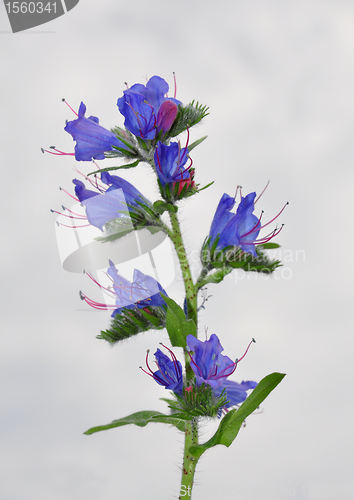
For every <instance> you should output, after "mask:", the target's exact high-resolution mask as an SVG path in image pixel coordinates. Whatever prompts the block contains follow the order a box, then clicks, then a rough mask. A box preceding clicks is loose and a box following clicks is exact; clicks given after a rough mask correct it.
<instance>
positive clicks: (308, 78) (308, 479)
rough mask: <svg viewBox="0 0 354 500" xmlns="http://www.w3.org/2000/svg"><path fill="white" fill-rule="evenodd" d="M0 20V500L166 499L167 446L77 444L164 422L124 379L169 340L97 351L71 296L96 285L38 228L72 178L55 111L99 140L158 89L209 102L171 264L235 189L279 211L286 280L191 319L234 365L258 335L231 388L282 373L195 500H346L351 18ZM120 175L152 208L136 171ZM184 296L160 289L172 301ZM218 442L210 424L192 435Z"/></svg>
mask: <svg viewBox="0 0 354 500" xmlns="http://www.w3.org/2000/svg"><path fill="white" fill-rule="evenodd" d="M0 21H1V23H0V32H1V33H0V48H1V55H2V56H1V60H2V68H1V97H0V99H1V103H0V110H1V136H0V137H1V143H2V148H1V164H2V166H1V168H2V188H1V205H2V207H1V213H2V222H1V261H0V262H1V285H2V294H1V310H2V313H1V322H2V327H1V344H2V345H1V350H0V358H1V365H0V370H1V373H0V381H1V382H0V383H1V406H2V411H1V424H0V433H1V462H0V474H1V476H2V477H1V481H0V483H1V493H0V498H1V499H4V500H28V499H32V498H33V499H36V500H47V499H49V498H50V499H51V500H64V499H65V500H67V499H70V500H71V499H72V500H97V499H104V500H110V499H116V498H144V499H146V500H150V499H154V500H155V499H160V498H161V499H166V498H176V497H177V496H178V489H179V481H180V464H181V455H182V437H181V435H179V434H178V432H177V431H176V430H174V429H170V428H168V427H167V426H163V425H156V426H153V425H149V426H148V427H146V428H144V429H140V428H136V427H126V428H124V429H116V430H112V431H108V432H106V433H100V434H97V435H93V436H84V435H83V434H82V433H83V431H85V430H86V429H88V428H89V427H91V426H94V425H98V424H103V423H108V422H110V421H111V420H113V419H114V418H119V417H123V416H125V415H127V414H130V413H133V412H135V411H139V410H142V409H156V410H160V411H164V410H165V404H164V403H163V402H162V401H159V399H158V398H160V397H165V396H167V392H166V391H164V390H163V389H162V388H160V387H159V386H157V384H154V383H153V381H152V380H151V379H150V378H149V377H148V376H146V375H144V374H143V373H142V372H141V371H140V370H139V369H138V367H139V365H141V364H143V363H144V357H145V351H146V349H147V348H150V349H152V350H153V349H155V348H156V347H157V346H158V342H161V341H164V342H166V341H167V334H166V333H165V332H160V333H156V332H150V333H147V334H144V335H141V336H139V337H136V338H134V339H132V340H130V341H129V342H126V343H123V344H122V345H119V346H117V347H114V348H112V349H110V348H109V346H108V345H106V343H105V342H103V341H99V340H96V339H95V336H96V335H97V334H98V333H99V330H100V329H101V328H105V327H107V326H108V324H109V314H108V313H104V312H96V311H93V310H88V308H85V305H84V304H83V303H82V302H80V300H79V297H78V290H79V289H80V288H82V289H84V290H85V291H86V292H87V293H88V294H89V292H90V293H91V295H94V294H95V293H96V288H95V287H94V285H93V284H91V283H88V279H87V277H85V276H83V275H81V274H77V275H76V274H71V273H68V272H66V271H64V270H63V269H62V268H61V265H60V262H59V257H58V252H57V247H56V241H55V232H54V217H53V214H51V213H50V211H49V209H50V208H55V209H58V208H59V207H60V206H61V204H62V203H66V202H67V198H66V197H65V195H64V194H63V193H62V192H60V191H59V190H58V186H59V185H61V186H62V187H65V188H67V189H69V188H70V186H71V179H72V178H73V176H74V173H73V171H72V168H73V167H74V166H75V162H74V161H73V160H72V158H71V157H52V156H49V155H42V154H41V153H40V147H41V146H43V147H46V146H50V145H56V146H57V147H60V148H62V149H64V150H67V151H70V150H72V147H73V142H72V140H71V137H70V136H69V135H68V134H66V133H65V132H64V131H63V126H64V121H65V119H67V118H68V119H72V118H73V115H72V114H71V112H70V110H68V109H67V108H66V106H65V105H64V104H62V103H61V98H62V97H65V98H66V99H67V100H68V101H69V102H70V104H71V105H72V106H73V107H74V108H76V109H77V108H78V105H79V103H80V101H81V100H83V101H84V102H85V104H86V105H87V108H88V114H93V115H97V116H99V118H100V122H101V123H102V124H103V125H104V126H106V127H110V126H113V125H115V124H118V125H122V123H123V120H122V117H121V116H120V115H119V113H118V110H117V107H116V100H117V98H118V97H120V96H121V95H122V91H123V90H124V81H128V83H129V84H130V85H131V84H133V83H136V82H141V83H145V81H146V78H149V77H151V76H153V75H155V74H157V75H160V76H162V77H164V78H165V79H166V80H167V81H168V82H169V83H170V85H171V86H172V82H173V80H172V72H173V71H175V72H176V75H177V82H178V94H177V97H178V98H179V99H180V100H181V101H182V102H184V103H187V102H188V101H190V100H191V99H193V98H194V99H198V100H199V101H200V102H202V103H204V104H207V105H209V106H210V116H209V117H207V119H206V120H205V122H204V124H203V125H202V126H200V127H199V128H195V129H194V130H193V131H192V140H195V139H197V138H198V137H200V136H201V135H205V134H208V135H209V139H208V140H207V141H206V142H205V143H204V144H203V145H202V146H200V147H199V148H198V149H197V150H195V151H194V152H193V159H194V166H195V167H196V179H197V181H198V182H199V183H200V184H201V185H202V186H203V185H205V184H206V183H208V182H210V181H212V180H214V179H215V181H216V182H215V184H214V185H213V187H212V188H210V189H209V190H208V191H205V192H203V193H201V194H200V195H198V196H195V197H194V198H193V199H192V200H189V201H185V202H183V203H182V204H181V205H182V207H181V211H180V212H181V220H182V223H183V225H184V226H183V227H184V235H185V241H186V244H187V247H188V250H189V251H193V250H195V249H198V248H199V246H200V244H201V242H202V240H203V238H204V237H205V235H206V234H207V232H208V230H209V226H210V221H211V218H212V215H213V213H214V210H215V207H216V204H217V202H218V200H219V198H220V196H221V195H222V194H223V193H224V192H228V193H229V194H233V193H234V190H235V188H236V185H237V184H241V185H242V186H243V192H244V193H245V194H246V193H248V192H250V191H253V190H256V191H257V192H260V191H261V190H262V189H263V187H264V185H265V184H266V182H267V181H268V180H270V181H271V183H270V186H269V188H268V189H267V191H266V193H265V194H264V196H263V197H262V199H261V201H260V202H259V205H258V206H257V209H258V210H261V209H264V210H265V218H264V220H266V219H267V220H269V219H271V218H272V217H273V216H274V215H275V214H276V213H277V211H278V210H279V209H280V208H281V207H282V206H283V204H284V203H285V202H286V201H290V205H289V207H288V208H287V209H286V211H285V212H284V214H283V215H282V216H281V222H284V223H285V224H286V225H285V228H284V230H283V231H282V233H281V234H280V235H279V236H278V238H277V241H278V242H279V243H280V244H281V245H282V252H283V254H282V255H283V257H285V256H286V257H287V262H284V268H282V269H279V270H278V271H277V273H276V274H275V276H274V277H273V278H272V279H268V280H264V279H261V278H260V277H257V276H247V277H246V278H244V279H242V275H241V274H233V275H232V278H231V279H228V280H225V281H224V282H223V283H222V284H220V285H218V286H215V285H214V286H210V287H209V293H210V294H212V295H213V297H212V298H211V299H210V300H209V301H208V303H207V307H206V309H205V311H203V312H202V314H201V318H200V333H201V336H203V335H204V333H203V330H204V327H208V332H209V334H211V333H217V334H218V335H219V336H220V337H221V339H222V344H223V345H224V347H225V352H226V353H227V354H228V355H229V356H230V357H236V356H240V354H242V352H243V349H244V348H245V346H246V345H247V343H248V341H249V339H250V338H251V337H252V336H254V337H256V339H257V344H255V345H254V346H252V349H251V351H250V352H249V354H248V356H247V357H246V359H245V360H244V361H243V362H242V364H240V366H239V368H238V370H237V373H236V374H235V376H234V380H239V381H241V380H242V379H245V380H249V379H251V380H260V379H261V378H262V377H263V376H265V375H266V374H268V373H270V372H272V371H282V372H286V373H287V377H286V379H285V380H284V381H283V382H282V384H281V385H280V386H279V388H277V390H276V391H275V392H274V393H273V394H272V395H271V396H270V397H269V400H267V402H266V403H265V404H264V405H263V413H261V414H258V415H253V416H252V417H250V418H249V419H248V422H247V426H246V428H245V429H242V430H241V432H240V435H239V437H238V439H237V442H236V443H235V444H234V445H233V446H232V447H231V448H229V449H226V448H224V447H217V448H216V449H214V450H212V451H209V452H207V453H206V454H205V456H204V457H203V458H202V460H201V462H200V464H199V467H198V472H197V475H196V483H197V484H196V487H195V492H194V497H193V498H194V500H200V499H208V498H215V497H216V496H218V497H220V496H223V497H226V496H227V497H229V498H230V497H231V498H238V499H240V500H241V499H251V500H253V499H258V498H261V499H262V500H284V499H286V498H295V499H308V500H333V499H334V498H335V499H336V500H351V499H352V498H353V494H354V480H353V477H352V474H351V473H352V463H353V444H354V443H353V432H352V422H353V407H354V403H353V397H352V394H353V390H352V380H353V337H352V333H353V332H352V330H353V329H352V308H353V306H352V292H353V285H352V272H353V265H352V257H351V253H350V249H351V246H352V243H353V237H352V221H353V198H352V189H353V157H354V142H353V134H354V93H353V88H354V61H353V57H354V4H353V2H350V1H345V0H336V1H328V2H320V1H315V0H310V1H309V0H307V1H301V0H299V1H297V2H292V1H288V0H286V1H280V0H279V1H271V0H266V1H260V0H259V1H251V2H242V1H234V2H232V3H230V2H229V1H226V0H221V1H219V2H217V3H215V4H213V5H212V4H208V6H207V4H206V2H202V1H200V0H197V1H193V0H192V1H188V2H187V1H178V2H171V1H166V0H165V1H154V2H143V1H141V0H138V1H136V2H134V4H131V3H129V2H116V1H113V0H112V1H109V0H107V1H104V2H100V3H99V4H98V3H97V2H96V1H94V0H86V1H82V2H80V3H79V4H78V5H77V6H76V7H75V8H74V9H73V10H72V11H71V12H70V13H68V14H66V15H64V16H62V17H60V18H58V19H57V20H54V21H52V22H51V23H49V24H46V25H43V26H40V27H38V28H37V29H36V28H34V29H33V30H31V31H28V32H23V33H19V34H16V35H14V34H12V33H11V32H10V27H9V23H8V19H7V17H6V12H5V7H4V6H3V4H1V5H0ZM79 166H80V168H81V170H83V171H85V172H87V171H88V170H87V169H89V168H90V165H89V164H87V165H85V164H80V165H79ZM143 174H144V176H143ZM145 175H146V176H147V177H145ZM124 177H125V178H126V179H127V180H129V181H131V182H134V183H135V184H136V185H137V187H138V188H140V189H141V190H143V191H144V194H146V196H148V197H150V199H152V200H154V199H156V198H154V197H156V196H157V191H156V187H155V185H154V179H153V177H152V175H151V173H150V171H149V169H148V167H141V169H140V170H139V171H138V172H126V174H125V175H124ZM146 179H147V180H146ZM181 290H182V285H181V283H180V282H179V281H178V280H177V282H176V283H175V285H174V290H172V292H173V293H174V297H175V298H176V299H179V297H180V296H181ZM172 292H171V293H172ZM94 298H97V299H99V296H98V295H97V296H96V295H95V297H94ZM214 428H215V423H213V422H210V423H208V424H205V425H204V427H203V437H204V438H205V439H207V438H208V436H209V435H210V433H211V432H212V431H213V429H214Z"/></svg>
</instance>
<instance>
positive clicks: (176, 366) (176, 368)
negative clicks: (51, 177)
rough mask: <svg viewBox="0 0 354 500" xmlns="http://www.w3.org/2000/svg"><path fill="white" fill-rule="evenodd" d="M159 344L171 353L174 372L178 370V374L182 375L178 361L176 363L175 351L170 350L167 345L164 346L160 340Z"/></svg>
mask: <svg viewBox="0 0 354 500" xmlns="http://www.w3.org/2000/svg"><path fill="white" fill-rule="evenodd" d="M160 344H161V345H162V347H164V348H165V349H167V350H168V352H169V353H170V354H171V358H172V361H173V365H174V367H175V371H176V373H177V371H178V373H179V375H182V372H181V371H180V369H179V366H178V363H177V358H176V356H175V353H174V352H173V351H171V349H169V348H168V347H166V346H165V345H164V344H163V343H162V342H160Z"/></svg>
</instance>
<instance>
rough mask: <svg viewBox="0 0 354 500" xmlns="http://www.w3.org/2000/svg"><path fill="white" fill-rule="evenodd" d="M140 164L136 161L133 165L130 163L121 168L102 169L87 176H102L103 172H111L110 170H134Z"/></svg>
mask: <svg viewBox="0 0 354 500" xmlns="http://www.w3.org/2000/svg"><path fill="white" fill-rule="evenodd" d="M139 163H140V160H136V161H134V162H133V163H128V164H127V165H121V166H120V167H107V168H100V169H99V170H95V171H94V172H90V173H89V174H87V175H93V174H100V173H101V172H109V171H110V170H120V169H122V168H134V167H137V166H138V165H139Z"/></svg>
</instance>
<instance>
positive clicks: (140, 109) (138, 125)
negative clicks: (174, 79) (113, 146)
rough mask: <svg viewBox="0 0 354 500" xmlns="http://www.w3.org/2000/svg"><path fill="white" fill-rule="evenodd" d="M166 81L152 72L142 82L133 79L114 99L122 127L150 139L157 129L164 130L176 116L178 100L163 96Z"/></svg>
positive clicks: (166, 85) (142, 137)
mask: <svg viewBox="0 0 354 500" xmlns="http://www.w3.org/2000/svg"><path fill="white" fill-rule="evenodd" d="M168 88H169V87H168V84H167V83H166V82H165V80H163V79H162V78H160V77H159V76H153V77H152V78H150V80H149V81H148V82H147V84H146V86H145V85H142V84H140V83H136V84H135V85H133V86H132V87H130V88H129V89H128V90H125V91H124V92H123V94H124V95H123V97H120V98H119V99H118V101H117V105H118V109H119V111H120V112H121V114H122V115H123V116H124V118H125V121H124V125H125V127H126V128H127V129H128V130H129V131H130V132H132V133H133V134H134V135H136V136H137V137H140V138H141V139H148V140H151V139H154V138H155V136H156V134H157V133H158V132H159V131H160V130H161V131H162V132H163V133H165V132H167V131H168V130H169V129H170V128H171V125H172V123H173V121H174V120H175V118H176V115H177V111H178V104H180V102H179V101H177V100H176V99H172V98H167V97H165V94H167V92H168Z"/></svg>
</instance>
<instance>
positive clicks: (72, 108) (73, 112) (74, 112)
mask: <svg viewBox="0 0 354 500" xmlns="http://www.w3.org/2000/svg"><path fill="white" fill-rule="evenodd" d="M62 101H63V102H65V104H66V105H67V106H68V108H70V109H71V111H72V112H73V113H75V115H76V116H77V117H78V116H79V115H78V114H77V113H76V111H74V110H73V108H72V107H71V106H70V104H68V103H67V102H66V100H65V99H64V98H63V99H62Z"/></svg>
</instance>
